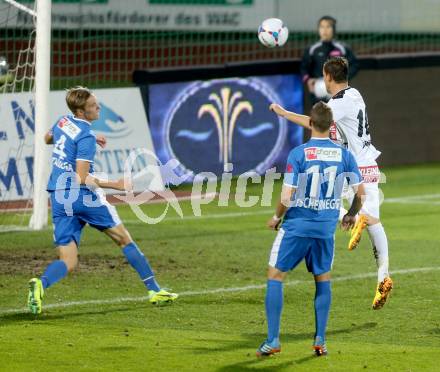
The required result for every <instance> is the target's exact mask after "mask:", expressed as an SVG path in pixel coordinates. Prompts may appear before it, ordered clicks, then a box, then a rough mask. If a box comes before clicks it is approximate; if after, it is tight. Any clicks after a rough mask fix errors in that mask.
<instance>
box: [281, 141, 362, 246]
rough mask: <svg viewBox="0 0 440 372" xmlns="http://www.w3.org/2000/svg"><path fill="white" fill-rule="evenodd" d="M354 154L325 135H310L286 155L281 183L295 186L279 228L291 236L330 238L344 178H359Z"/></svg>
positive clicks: (352, 180) (350, 181)
mask: <svg viewBox="0 0 440 372" xmlns="http://www.w3.org/2000/svg"><path fill="white" fill-rule="evenodd" d="M361 180H362V178H361V174H360V172H359V169H358V166H357V164H356V160H355V159H354V156H353V155H352V154H351V153H350V152H349V151H348V150H346V149H344V148H343V147H341V146H339V145H337V144H336V143H334V142H333V141H331V140H330V139H327V138H322V139H321V138H312V139H311V140H310V141H308V142H306V143H305V144H303V145H301V146H298V147H296V148H295V149H294V150H292V151H291V152H290V154H289V157H288V160H287V166H286V174H285V177H284V184H285V185H287V186H291V187H294V188H295V189H296V191H295V194H294V197H293V200H292V202H291V205H290V207H289V209H288V210H287V212H286V215H285V217H284V222H283V225H282V227H283V229H284V230H287V231H289V232H291V233H292V234H293V235H296V236H301V237H311V238H322V239H326V238H330V237H332V236H333V235H334V233H335V230H336V225H337V222H338V218H339V209H340V207H341V194H342V189H343V187H344V181H347V182H348V184H349V185H357V184H359V183H361V182H362V181H361Z"/></svg>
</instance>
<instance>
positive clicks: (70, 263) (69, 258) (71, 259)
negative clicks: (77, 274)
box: [60, 254, 78, 273]
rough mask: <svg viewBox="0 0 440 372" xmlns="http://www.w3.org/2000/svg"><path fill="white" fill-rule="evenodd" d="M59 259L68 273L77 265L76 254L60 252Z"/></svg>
mask: <svg viewBox="0 0 440 372" xmlns="http://www.w3.org/2000/svg"><path fill="white" fill-rule="evenodd" d="M60 260H62V261H63V262H64V263H65V264H66V266H67V271H68V272H69V273H70V272H71V271H73V270H75V268H76V267H77V266H78V256H77V255H76V254H61V255H60Z"/></svg>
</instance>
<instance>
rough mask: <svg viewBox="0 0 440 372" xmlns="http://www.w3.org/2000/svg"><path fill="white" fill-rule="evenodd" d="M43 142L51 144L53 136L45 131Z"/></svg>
mask: <svg viewBox="0 0 440 372" xmlns="http://www.w3.org/2000/svg"><path fill="white" fill-rule="evenodd" d="M44 142H45V143H46V145H51V144H53V136H52V135H51V134H49V133H47V134H46V135H45V136H44Z"/></svg>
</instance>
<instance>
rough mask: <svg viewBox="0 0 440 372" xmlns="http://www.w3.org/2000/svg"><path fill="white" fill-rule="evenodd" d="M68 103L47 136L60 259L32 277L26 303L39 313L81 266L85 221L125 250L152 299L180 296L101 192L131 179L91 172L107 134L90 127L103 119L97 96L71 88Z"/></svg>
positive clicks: (162, 301) (122, 188)
mask: <svg viewBox="0 0 440 372" xmlns="http://www.w3.org/2000/svg"><path fill="white" fill-rule="evenodd" d="M66 103H67V106H68V107H69V109H70V110H71V111H72V113H73V115H68V116H64V117H62V118H61V119H60V120H59V121H58V122H57V123H56V124H55V125H54V126H53V127H52V129H51V130H50V131H49V132H48V133H47V134H46V136H45V141H46V143H47V144H54V147H53V151H52V173H51V175H50V178H49V182H48V186H47V190H48V191H49V194H50V202H51V206H52V222H53V225H54V244H55V246H56V248H57V251H58V255H59V259H58V260H55V261H53V262H52V263H51V264H50V265H49V266H47V268H46V270H45V271H44V273H43V275H42V276H41V277H40V278H33V279H31V280H30V282H29V295H28V306H29V308H30V310H31V312H32V313H33V314H39V313H41V308H42V299H43V296H44V291H45V290H46V289H47V288H49V287H50V286H52V285H53V284H55V283H56V282H58V281H59V280H61V279H63V278H64V277H65V276H66V275H67V274H68V272H70V271H72V270H73V269H74V268H75V267H76V266H77V264H78V247H79V243H80V239H81V232H82V230H83V228H84V226H85V225H86V224H89V225H90V226H92V227H94V228H96V229H98V230H99V231H102V232H104V233H105V234H106V235H108V236H109V237H110V238H111V239H112V240H113V241H114V242H115V243H116V244H117V245H118V246H119V247H120V248H121V249H122V252H123V254H124V255H125V257H126V258H127V261H128V262H129V263H130V265H131V266H132V267H133V268H134V269H135V270H136V271H137V272H138V274H139V276H140V278H141V280H142V281H143V283H144V284H145V286H146V287H147V289H148V293H149V301H150V302H151V303H152V304H158V305H161V304H165V303H171V302H173V301H174V300H175V299H176V298H177V297H178V295H177V294H175V293H170V292H167V291H166V290H164V289H161V288H160V287H159V285H158V283H157V282H156V280H155V277H154V274H153V271H152V269H151V267H150V265H149V263H148V260H147V259H146V258H145V256H144V255H143V253H142V252H141V250H140V249H139V248H138V246H137V245H136V243H135V242H134V241H133V239H132V238H131V236H130V234H129V233H128V231H127V229H126V228H125V227H124V225H123V224H122V222H121V220H120V219H119V216H118V214H117V212H116V208H115V207H114V206H112V205H110V204H109V203H108V202H107V201H106V199H105V195H104V194H103V192H102V189H115V190H120V191H125V190H129V189H131V185H130V182H129V181H128V180H126V179H119V180H117V181H108V180H103V179H99V178H97V177H95V176H94V175H93V173H94V169H93V163H94V158H95V154H96V145H97V144H98V145H100V146H101V147H104V146H105V144H106V140H105V138H104V137H103V136H96V135H95V134H94V133H93V131H92V130H91V129H90V126H91V123H92V121H94V120H97V119H98V118H99V111H100V107H99V104H98V101H97V99H96V97H95V95H94V94H93V93H92V92H91V91H90V90H88V89H87V88H83V87H76V88H72V89H70V90H69V91H68V92H67V95H66Z"/></svg>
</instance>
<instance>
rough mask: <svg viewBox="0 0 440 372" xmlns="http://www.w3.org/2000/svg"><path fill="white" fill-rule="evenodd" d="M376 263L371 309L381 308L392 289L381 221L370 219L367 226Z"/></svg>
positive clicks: (386, 241)
mask: <svg viewBox="0 0 440 372" xmlns="http://www.w3.org/2000/svg"><path fill="white" fill-rule="evenodd" d="M367 231H368V234H369V236H370V240H371V245H372V247H373V254H374V258H375V259H376V264H377V287H376V293H375V296H374V299H373V305H372V307H373V309H374V310H379V309H381V308H382V307H383V306H384V305H385V303H386V301H387V299H388V297H389V295H390V293H391V290H392V289H393V281H392V279H391V277H390V274H389V258H388V239H387V235H386V233H385V229H384V228H383V226H382V223H381V222H380V220H378V219H374V218H373V219H370V224H369V225H368V227H367Z"/></svg>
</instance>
